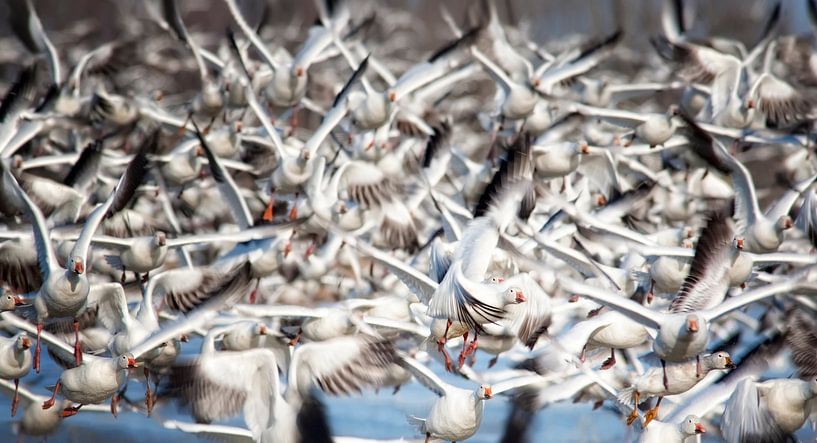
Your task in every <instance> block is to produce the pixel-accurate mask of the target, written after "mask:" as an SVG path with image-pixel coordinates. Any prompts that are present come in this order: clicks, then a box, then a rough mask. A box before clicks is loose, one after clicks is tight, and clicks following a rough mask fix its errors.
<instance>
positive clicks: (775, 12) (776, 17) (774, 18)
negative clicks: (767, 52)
mask: <svg viewBox="0 0 817 443" xmlns="http://www.w3.org/2000/svg"><path fill="white" fill-rule="evenodd" d="M809 4H811V2H809ZM780 10H781V2H779V1H778V2H777V3H776V4H775V5H774V7H773V8H772V13H771V14H770V15H769V19H768V20H766V24H765V25H764V26H763V33H762V34H760V40H759V41H763V40H764V39H765V38H766V37H768V36H769V35H770V34H771V33H772V31H773V30H774V28H775V26H776V25H777V23H778V22H779V21H780Z"/></svg>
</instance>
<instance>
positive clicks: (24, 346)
mask: <svg viewBox="0 0 817 443" xmlns="http://www.w3.org/2000/svg"><path fill="white" fill-rule="evenodd" d="M30 347H31V339H29V338H28V335H26V333H25V332H21V333H19V334H17V335H15V336H13V337H9V338H5V337H0V378H2V379H4V380H14V397H13V399H12V401H11V416H12V417H14V415H15V414H16V413H17V404H18V403H19V402H20V396H19V395H18V394H17V388H18V387H19V385H20V379H21V378H22V377H25V376H26V375H27V374H28V372H29V371H30V370H31V352H30V351H29V350H28V348H30Z"/></svg>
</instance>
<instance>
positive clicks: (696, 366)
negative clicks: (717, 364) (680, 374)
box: [695, 355, 704, 379]
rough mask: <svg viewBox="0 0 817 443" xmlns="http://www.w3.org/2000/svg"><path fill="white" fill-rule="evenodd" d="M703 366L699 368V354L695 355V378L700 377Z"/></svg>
mask: <svg viewBox="0 0 817 443" xmlns="http://www.w3.org/2000/svg"><path fill="white" fill-rule="evenodd" d="M703 372H704V371H703V368H701V356H700V355H696V356H695V378H697V379H700V378H701V376H702V375H703Z"/></svg>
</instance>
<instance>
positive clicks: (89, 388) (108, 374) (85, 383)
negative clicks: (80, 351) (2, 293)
mask: <svg viewBox="0 0 817 443" xmlns="http://www.w3.org/2000/svg"><path fill="white" fill-rule="evenodd" d="M0 315H2V318H3V320H5V321H7V322H9V323H11V324H13V325H14V326H15V327H17V328H20V329H22V330H24V331H26V332H29V333H35V332H36V331H37V330H36V329H35V328H34V326H33V325H31V324H30V323H28V322H26V321H24V320H22V319H20V318H19V317H17V316H15V315H14V314H11V313H8V312H5V313H3V314H0ZM40 335H41V338H42V340H45V341H46V343H48V345H49V346H51V347H52V349H53V350H54V351H55V352H57V353H58V354H60V355H64V356H68V355H71V354H73V353H74V349H73V347H71V346H70V345H68V344H67V343H65V342H64V341H62V340H60V339H59V338H57V337H56V336H54V335H52V334H50V333H48V332H45V331H42V332H40ZM81 361H82V363H81V364H80V365H78V366H77V367H75V368H72V369H66V370H65V371H63V372H62V374H61V375H60V378H59V379H58V380H57V384H56V386H55V387H54V392H53V394H52V396H51V398H50V399H48V400H47V401H45V402H44V403H43V404H42V408H43V409H49V408H51V407H53V406H54V405H55V403H56V398H57V395H58V394H59V393H60V392H62V395H63V396H64V397H65V398H66V399H68V400H70V401H72V402H74V403H79V405H77V406H70V407H67V408H65V409H63V411H62V416H63V417H69V416H71V415H74V414H76V413H77V412H78V411H79V409H80V408H81V407H82V406H83V405H86V404H98V403H101V402H103V401H105V400H107V399H108V398H111V397H112V396H114V395H115V394H116V393H117V392H118V391H119V388H120V386H122V384H124V383H125V381H126V380H127V375H128V369H129V368H135V367H136V366H137V363H136V360H135V359H134V357H133V356H132V355H130V354H123V355H120V356H116V357H112V358H103V357H97V356H94V355H85V356H84V357H83V358H82V359H81ZM117 403H118V398H116V397H114V400H113V401H112V403H111V412H112V413H114V415H115V414H116V405H117Z"/></svg>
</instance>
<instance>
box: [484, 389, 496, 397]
mask: <svg viewBox="0 0 817 443" xmlns="http://www.w3.org/2000/svg"><path fill="white" fill-rule="evenodd" d="M485 398H486V399H491V398H494V393H493V392H492V391H491V388H490V387H488V388H485Z"/></svg>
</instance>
